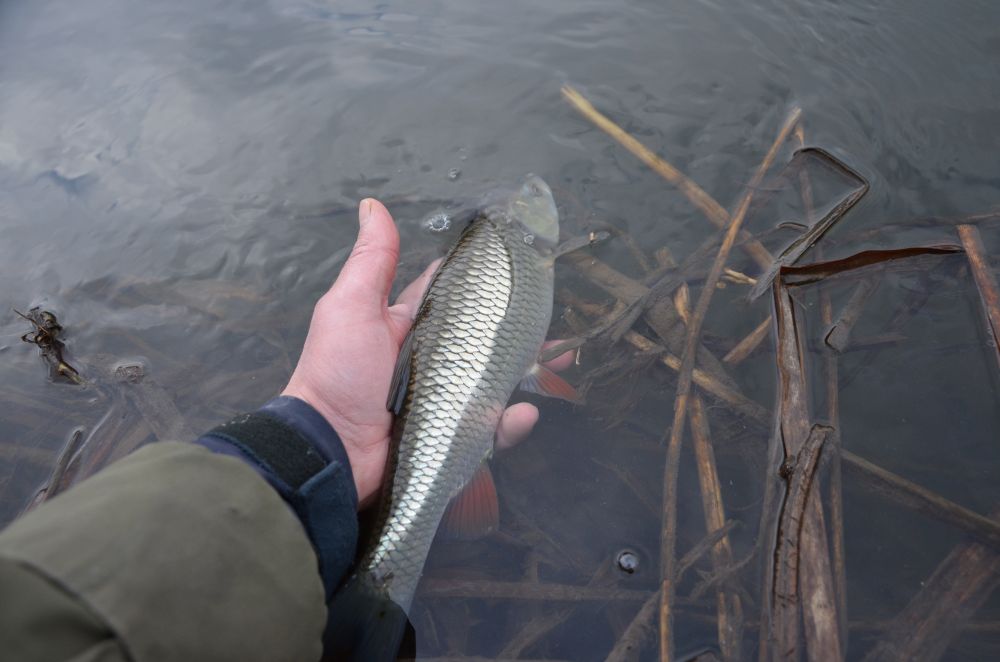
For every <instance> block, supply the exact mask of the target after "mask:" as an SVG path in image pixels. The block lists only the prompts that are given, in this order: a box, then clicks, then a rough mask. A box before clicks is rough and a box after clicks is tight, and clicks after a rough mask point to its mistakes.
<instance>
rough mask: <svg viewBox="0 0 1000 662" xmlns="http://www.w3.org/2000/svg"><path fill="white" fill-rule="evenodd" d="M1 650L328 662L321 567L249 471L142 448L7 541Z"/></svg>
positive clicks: (178, 447) (3, 546) (298, 526)
mask: <svg viewBox="0 0 1000 662" xmlns="http://www.w3.org/2000/svg"><path fill="white" fill-rule="evenodd" d="M0 596H3V597H2V599H0V650H3V654H4V656H7V655H10V658H9V659H17V660H27V661H30V660H57V659H64V660H80V661H82V660H139V661H143V660H157V661H159V660H163V661H171V660H215V659H219V660H221V659H226V660H228V659H232V660H261V661H264V660H267V661H273V660H316V659H319V657H320V654H321V636H322V632H323V626H324V623H325V619H326V607H325V605H324V588H323V583H322V581H321V579H320V574H319V571H318V560H317V556H316V553H315V552H314V551H313V547H312V545H311V543H310V540H309V538H308V537H307V535H306V532H305V530H304V528H303V525H302V523H301V522H300V521H299V519H298V518H297V517H296V515H295V513H293V511H292V509H291V508H289V506H288V504H287V503H286V502H285V501H283V500H282V498H281V497H280V496H279V495H278V494H277V493H276V492H275V490H274V489H272V488H271V486H269V485H268V483H267V482H265V481H264V480H262V479H261V477H260V475H259V474H258V473H257V472H256V471H254V469H252V468H250V467H249V466H248V465H247V464H246V463H245V462H242V461H241V460H239V459H237V458H234V457H229V456H226V455H223V454H219V453H213V452H211V451H209V450H207V449H205V448H203V447H201V446H198V445H194V444H181V443H172V442H162V443H157V444H152V445H150V446H147V447H145V448H142V449H140V450H138V451H136V452H135V453H133V454H132V455H130V456H129V457H127V458H125V459H123V460H121V461H119V462H117V463H115V464H113V465H111V466H109V467H108V468H106V469H104V470H103V471H102V472H100V473H99V474H97V475H96V476H94V477H92V478H90V479H88V480H87V481H84V482H83V483H81V484H79V485H77V486H75V487H73V488H72V489H70V490H68V491H67V492H65V493H64V494H62V495H60V496H58V497H56V498H55V499H53V500H52V501H50V502H46V503H43V504H41V505H40V506H39V507H38V508H36V509H35V510H33V511H32V512H30V513H28V514H27V515H26V516H24V517H23V518H22V519H20V520H17V521H15V522H14V523H13V524H11V525H10V526H9V527H8V528H7V529H6V530H4V531H3V532H2V533H0Z"/></svg>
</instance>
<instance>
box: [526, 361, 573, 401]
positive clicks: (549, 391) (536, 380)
mask: <svg viewBox="0 0 1000 662" xmlns="http://www.w3.org/2000/svg"><path fill="white" fill-rule="evenodd" d="M521 390H522V391H527V392H528V393H537V394H538V395H547V396H549V397H551V398H560V399H562V400H568V401H570V402H576V403H579V402H582V401H583V400H582V398H580V394H579V393H577V391H576V389H575V388H573V385H572V384H570V383H569V382H567V381H566V380H565V379H563V378H562V377H560V376H559V375H557V374H556V373H554V372H552V371H551V370H549V369H548V368H546V367H545V366H542V365H539V364H537V363H536V364H535V365H533V366H531V370H529V371H528V374H527V375H525V376H524V379H522V380H521Z"/></svg>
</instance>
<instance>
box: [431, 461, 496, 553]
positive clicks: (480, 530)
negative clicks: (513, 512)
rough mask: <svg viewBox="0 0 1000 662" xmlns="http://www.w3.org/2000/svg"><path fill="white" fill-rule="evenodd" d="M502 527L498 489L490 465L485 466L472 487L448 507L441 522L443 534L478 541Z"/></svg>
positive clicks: (459, 495) (464, 490)
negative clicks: (500, 525) (477, 539)
mask: <svg viewBox="0 0 1000 662" xmlns="http://www.w3.org/2000/svg"><path fill="white" fill-rule="evenodd" d="M499 524H500V504H499V503H497V487H496V484H494V482H493V474H492V473H490V467H489V465H488V464H483V466H482V467H480V469H479V471H478V472H476V475H475V476H473V477H472V480H470V481H469V484H468V485H466V486H465V487H464V488H463V489H462V491H461V492H459V493H458V494H457V495H456V496H455V498H454V499H452V501H451V503H450V504H448V510H446V511H445V514H444V519H442V520H441V532H442V533H443V534H444V535H445V536H447V537H448V538H452V539H457V540H475V539H476V538H482V537H483V536H485V535H487V534H489V533H491V532H492V531H496V529H497V527H498V526H499Z"/></svg>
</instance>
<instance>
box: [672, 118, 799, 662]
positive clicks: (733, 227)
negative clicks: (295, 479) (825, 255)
mask: <svg viewBox="0 0 1000 662" xmlns="http://www.w3.org/2000/svg"><path fill="white" fill-rule="evenodd" d="M800 115H801V110H800V109H798V108H796V109H795V110H794V111H792V113H791V114H790V115H789V117H788V119H786V120H785V124H784V125H783V126H782V128H781V130H780V131H779V132H778V136H777V138H776V139H775V141H774V142H773V143H772V145H771V148H770V149H769V150H768V152H767V154H766V155H765V156H764V159H763V161H761V164H760V166H758V168H757V170H756V172H755V173H754V176H753V177H752V178H751V180H750V183H749V184H748V185H747V190H746V192H745V193H744V194H743V197H742V199H741V200H740V203H739V205H738V206H737V208H736V212H735V213H734V214H733V216H732V219H731V221H730V224H729V227H728V229H727V231H726V234H725V237H724V238H723V240H722V246H720V247H719V252H718V254H717V255H716V257H715V261H714V262H713V263H712V270H711V271H710V272H709V274H708V278H707V279H706V281H705V285H704V287H703V288H702V290H701V294H700V295H699V297H698V304H697V306H696V307H695V309H694V313H693V314H692V315H691V324H690V325H688V329H687V341H686V342H685V345H684V354H683V356H682V357H681V369H680V371H679V375H678V384H677V396H676V398H675V400H674V420H673V423H672V425H671V428H670V437H669V441H668V444H667V456H666V462H665V467H664V472H663V483H664V489H663V493H664V511H663V524H662V528H661V534H660V555H661V556H660V559H661V560H660V576H661V578H662V580H663V587H662V593H661V596H660V660H661V662H668V661H669V660H671V659H672V658H673V632H672V626H671V614H670V610H671V600H672V598H673V597H674V589H675V586H674V583H673V577H674V570H675V563H676V559H675V547H676V545H675V543H676V535H677V503H676V499H675V497H676V484H677V470H678V467H677V464H678V460H679V458H680V449H681V440H682V439H683V436H684V423H685V418H686V414H687V407H688V396H689V395H690V393H691V384H692V373H693V370H694V361H695V350H696V349H697V346H698V343H699V339H700V337H701V327H702V324H704V321H705V315H706V314H707V313H708V307H709V304H710V303H711V301H712V295H713V294H714V292H715V286H716V284H717V283H718V282H719V278H720V277H721V276H722V270H723V269H724V268H725V266H726V261H727V260H728V259H729V253H730V251H731V250H732V248H733V244H734V243H735V241H736V237H737V235H738V233H739V231H740V227H741V226H742V224H743V220H744V219H745V218H746V213H747V210H748V209H749V208H750V203H751V201H752V200H753V193H754V191H755V190H756V188H757V187H758V186H759V185H760V182H761V180H762V179H763V178H764V174H765V173H766V172H767V170H768V168H769V167H770V166H771V163H772V162H773V161H774V158H775V156H777V153H778V148H779V147H780V146H781V145H782V143H784V141H785V140H786V139H787V138H788V135H789V134H790V133H791V131H792V129H793V128H795V125H796V123H797V122H798V120H799V116H800Z"/></svg>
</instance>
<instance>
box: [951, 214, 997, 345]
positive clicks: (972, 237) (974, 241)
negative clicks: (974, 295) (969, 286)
mask: <svg viewBox="0 0 1000 662" xmlns="http://www.w3.org/2000/svg"><path fill="white" fill-rule="evenodd" d="M958 236H959V238H961V240H962V247H963V248H965V254H966V256H967V257H968V260H969V268H971V269H972V276H973V278H974V279H975V281H976V289H978V290H979V299H980V300H981V301H982V303H983V313H984V314H985V316H986V322H987V325H988V328H989V331H990V336H991V337H992V338H993V347H994V348H996V350H997V360H998V361H1000V290H997V282H996V280H995V279H994V278H993V272H992V271H990V266H989V261H988V259H987V257H986V248H985V247H984V246H983V237H982V235H980V234H979V228H977V227H976V226H975V225H959V226H958Z"/></svg>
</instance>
